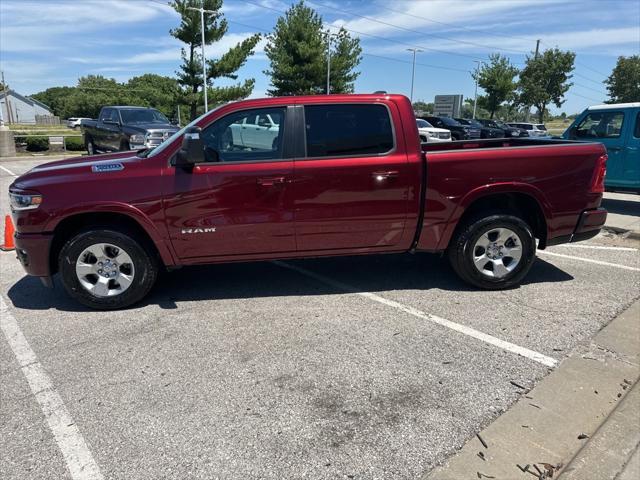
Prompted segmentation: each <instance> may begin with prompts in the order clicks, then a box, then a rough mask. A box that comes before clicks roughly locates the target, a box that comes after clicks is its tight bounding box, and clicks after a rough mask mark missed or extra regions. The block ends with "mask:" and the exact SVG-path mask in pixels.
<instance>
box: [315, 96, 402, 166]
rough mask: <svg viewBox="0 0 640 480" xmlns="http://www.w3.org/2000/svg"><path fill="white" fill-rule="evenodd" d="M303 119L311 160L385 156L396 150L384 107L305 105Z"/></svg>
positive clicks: (369, 105) (365, 105)
mask: <svg viewBox="0 0 640 480" xmlns="http://www.w3.org/2000/svg"><path fill="white" fill-rule="evenodd" d="M304 116H305V134H306V150H307V152H306V153H307V155H306V156H307V157H308V158H318V157H354V156H374V155H385V154H388V153H390V152H391V151H392V150H393V149H394V147H395V141H394V132H393V127H392V123H391V116H390V112H389V109H388V108H387V106H385V105H382V104H329V105H305V106H304Z"/></svg>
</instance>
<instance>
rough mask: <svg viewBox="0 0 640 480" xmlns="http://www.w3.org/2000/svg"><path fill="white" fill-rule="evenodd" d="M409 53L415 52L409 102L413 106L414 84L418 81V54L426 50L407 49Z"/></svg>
mask: <svg viewBox="0 0 640 480" xmlns="http://www.w3.org/2000/svg"><path fill="white" fill-rule="evenodd" d="M407 52H413V66H412V67H411V96H410V97H409V100H411V104H412V105H413V83H414V82H415V79H416V53H418V52H424V50H420V49H419V48H407Z"/></svg>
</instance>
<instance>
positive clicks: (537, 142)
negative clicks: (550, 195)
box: [422, 138, 588, 153]
mask: <svg viewBox="0 0 640 480" xmlns="http://www.w3.org/2000/svg"><path fill="white" fill-rule="evenodd" d="M584 143H588V142H579V141H574V140H564V139H560V138H486V139H482V140H457V141H453V142H443V143H422V151H423V152H425V153H429V152H438V151H443V150H447V151H450V150H467V149H477V148H514V147H539V146H543V145H546V146H548V145H553V146H561V145H569V144H574V145H581V144H584Z"/></svg>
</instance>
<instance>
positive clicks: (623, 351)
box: [423, 300, 640, 480]
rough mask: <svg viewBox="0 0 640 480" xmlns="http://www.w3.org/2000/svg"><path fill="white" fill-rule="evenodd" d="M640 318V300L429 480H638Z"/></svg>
mask: <svg viewBox="0 0 640 480" xmlns="http://www.w3.org/2000/svg"><path fill="white" fill-rule="evenodd" d="M638 318H640V300H636V302H635V303H634V304H632V305H631V307H629V308H628V309H627V310H626V311H625V312H623V313H622V314H621V315H619V316H618V317H617V318H615V319H614V320H613V321H611V323H609V325H607V326H606V327H605V328H603V329H602V330H601V331H600V332H599V333H598V334H597V335H596V336H595V337H594V338H593V339H592V340H591V342H590V343H589V344H588V345H582V346H580V347H578V348H577V349H576V350H574V352H573V353H572V355H571V356H570V357H569V358H567V359H565V360H564V361H563V362H562V363H561V365H560V366H559V367H558V368H557V370H555V371H554V372H552V373H551V374H550V375H549V376H548V377H546V378H545V379H544V380H542V381H541V382H540V383H538V385H536V386H535V388H534V389H533V390H531V391H530V392H529V391H526V390H524V389H523V392H522V396H521V398H520V400H518V401H517V402H516V403H515V404H514V405H513V406H512V407H511V408H510V409H509V410H508V411H507V412H506V413H504V414H503V415H502V416H500V417H498V418H497V419H496V420H495V421H494V422H493V423H491V424H490V425H489V426H487V427H486V428H485V429H484V430H483V431H482V432H479V433H478V435H477V436H476V437H473V438H471V439H470V440H469V441H468V442H467V443H466V444H465V445H464V447H463V448H462V449H461V450H460V451H459V452H458V453H457V454H456V455H454V456H453V457H451V458H450V459H449V460H448V461H447V462H446V463H445V464H444V465H442V466H440V467H437V468H436V469H434V470H432V471H431V472H429V473H428V474H426V476H425V477H423V478H424V479H425V480H426V479H429V480H458V479H464V478H469V479H471V478H480V479H482V478H495V479H496V480H498V479H503V480H514V479H530V478H531V477H532V475H533V476H534V477H536V478H538V479H540V480H543V479H546V478H552V475H553V478H557V476H558V473H560V475H561V478H563V479H567V480H577V479H592V478H593V479H598V480H605V479H615V478H618V479H621V478H625V477H624V476H623V475H627V476H628V477H629V478H634V479H635V478H638V477H637V476H636V475H635V473H636V472H635V470H636V469H637V466H638V453H637V451H636V450H637V446H638V443H640V387H638V386H637V382H638V378H639V377H640V323H639V322H638ZM634 452H635V453H634Z"/></svg>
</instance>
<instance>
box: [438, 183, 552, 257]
mask: <svg viewBox="0 0 640 480" xmlns="http://www.w3.org/2000/svg"><path fill="white" fill-rule="evenodd" d="M483 210H502V211H505V212H513V213H518V214H520V215H521V217H522V219H523V220H525V221H526V222H527V224H529V226H530V227H531V229H532V231H533V235H534V236H535V237H536V238H538V239H539V241H540V243H539V246H538V248H540V249H544V248H545V247H546V243H547V235H548V225H547V219H548V218H551V213H550V212H551V208H550V206H549V205H548V204H547V203H546V201H545V199H544V196H543V195H542V194H541V193H540V192H539V191H537V189H535V187H533V186H531V185H527V184H523V185H517V186H516V185H514V184H508V185H507V184H504V185H495V184H494V185H489V186H485V187H480V188H478V189H476V190H473V191H471V192H469V193H468V194H467V195H466V196H465V197H463V199H462V200H461V201H460V204H459V207H458V208H457V210H456V211H455V212H454V214H453V215H452V216H451V218H450V219H449V222H448V224H447V227H446V229H445V231H444V234H443V236H442V238H441V240H440V244H439V245H438V249H439V250H446V249H447V248H448V246H449V244H450V242H451V241H452V239H453V238H454V233H455V231H456V229H457V228H458V227H460V226H461V225H464V223H465V221H466V220H467V219H468V218H470V217H471V216H473V215H475V214H477V213H478V212H481V211H483Z"/></svg>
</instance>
